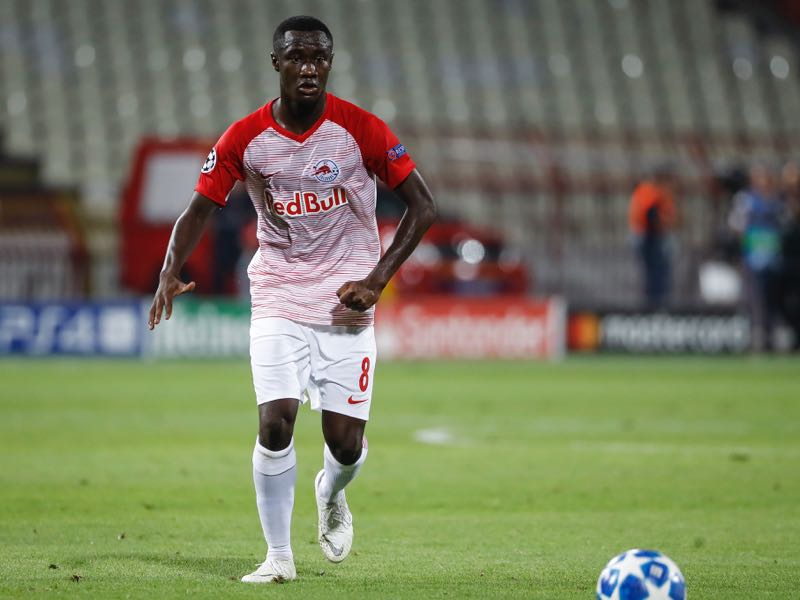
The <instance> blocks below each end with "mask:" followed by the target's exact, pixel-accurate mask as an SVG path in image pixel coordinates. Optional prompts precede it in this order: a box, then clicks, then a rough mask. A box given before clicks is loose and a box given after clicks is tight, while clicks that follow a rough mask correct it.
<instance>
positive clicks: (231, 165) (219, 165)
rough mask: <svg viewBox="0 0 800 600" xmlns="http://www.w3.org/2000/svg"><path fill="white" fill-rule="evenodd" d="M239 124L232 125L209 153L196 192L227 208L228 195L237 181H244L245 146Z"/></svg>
mask: <svg viewBox="0 0 800 600" xmlns="http://www.w3.org/2000/svg"><path fill="white" fill-rule="evenodd" d="M238 129H239V128H238V127H237V124H236V123H234V124H233V125H231V126H230V127H229V128H228V130H227V131H226V132H225V133H223V134H222V137H220V138H219V140H218V141H217V143H216V144H215V145H214V147H213V148H212V149H211V152H209V153H208V158H206V162H205V163H204V164H203V168H202V169H200V177H199V179H198V180H197V185H196V186H195V188H194V189H195V191H196V192H198V193H200V194H203V195H204V196H207V197H208V198H211V199H212V200H213V201H214V202H216V203H217V204H219V205H220V206H225V203H226V202H227V198H228V193H230V191H231V189H232V188H233V186H234V184H235V183H236V182H237V181H242V180H244V166H243V158H242V156H243V154H244V146H245V144H243V143H242V140H241V136H240V135H239V131H238Z"/></svg>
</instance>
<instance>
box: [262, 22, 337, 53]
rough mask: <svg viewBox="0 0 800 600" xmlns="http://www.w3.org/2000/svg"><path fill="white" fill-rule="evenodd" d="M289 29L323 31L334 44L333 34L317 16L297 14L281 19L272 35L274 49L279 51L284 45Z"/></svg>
mask: <svg viewBox="0 0 800 600" xmlns="http://www.w3.org/2000/svg"><path fill="white" fill-rule="evenodd" d="M287 31H321V32H322V33H324V34H325V37H327V38H328V41H329V42H330V43H331V46H333V35H332V34H331V30H330V29H328V26H327V25H325V23H323V22H322V21H320V20H319V19H317V18H316V17H309V16H307V15H297V16H294V17H289V18H288V19H284V20H283V21H281V23H280V25H278V26H277V27H276V28H275V33H274V34H273V35H272V50H273V51H274V52H277V51H278V50H280V49H281V48H282V47H283V36H284V35H286V32H287Z"/></svg>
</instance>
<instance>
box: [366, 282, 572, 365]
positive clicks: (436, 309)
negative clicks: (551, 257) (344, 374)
mask: <svg viewBox="0 0 800 600" xmlns="http://www.w3.org/2000/svg"><path fill="white" fill-rule="evenodd" d="M375 330H376V334H377V339H378V355H379V356H380V357H381V358H400V359H403V358H409V359H428V358H520V359H533V358H548V359H558V358H561V357H562V356H563V355H564V340H565V307H564V303H563V301H562V300H561V299H559V298H548V299H528V298H519V297H509V298H486V299H482V298H474V299H465V298H453V297H441V298H438V297H437V298H429V299H424V300H418V301H397V302H394V303H387V304H385V305H380V306H379V308H378V310H377V315H376V323H375Z"/></svg>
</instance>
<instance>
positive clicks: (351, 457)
mask: <svg viewBox="0 0 800 600" xmlns="http://www.w3.org/2000/svg"><path fill="white" fill-rule="evenodd" d="M328 447H329V448H330V451H331V454H333V458H335V459H336V461H337V462H338V463H339V464H342V465H352V464H354V463H355V462H356V461H357V460H358V459H359V458H360V457H361V436H360V435H359V436H350V439H347V440H342V441H340V442H337V443H335V444H333V445H329V446H328Z"/></svg>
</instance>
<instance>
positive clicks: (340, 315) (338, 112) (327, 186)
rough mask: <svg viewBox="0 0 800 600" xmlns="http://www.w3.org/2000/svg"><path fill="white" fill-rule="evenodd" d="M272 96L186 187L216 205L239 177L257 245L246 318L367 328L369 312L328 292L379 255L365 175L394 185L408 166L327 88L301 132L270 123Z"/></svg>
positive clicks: (398, 150)
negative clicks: (254, 220)
mask: <svg viewBox="0 0 800 600" xmlns="http://www.w3.org/2000/svg"><path fill="white" fill-rule="evenodd" d="M273 102H274V101H273ZM273 102H269V103H268V104H267V105H265V106H263V107H262V108H260V109H259V110H257V111H256V112H254V113H252V114H251V115H248V116H247V117H245V118H244V119H241V120H240V121H237V122H236V123H234V124H233V125H231V126H230V127H229V128H228V130H227V131H226V132H225V133H224V134H223V135H222V137H221V138H220V139H219V141H218V142H217V144H216V145H215V146H214V148H213V149H212V150H211V153H210V154H209V155H208V158H207V159H206V162H205V164H204V165H203V168H202V169H201V174H200V178H199V180H198V182H197V186H196V187H195V190H196V191H197V192H199V193H201V194H203V195H204V196H207V197H208V198H211V199H212V200H213V201H214V202H217V203H218V204H220V205H222V206H224V205H225V202H226V200H227V196H228V193H229V192H230V191H231V188H232V187H233V185H234V184H235V183H236V181H237V180H239V181H244V182H245V187H246V189H247V193H248V194H249V196H250V199H251V200H252V201H253V204H254V206H255V208H256V212H257V213H258V243H259V249H258V252H256V254H255V256H254V257H253V260H252V261H251V262H250V266H249V267H248V270H247V273H248V275H249V277H250V296H251V301H252V308H253V311H252V318H254V319H256V318H260V317H283V318H287V319H291V320H293V321H297V322H300V323H310V324H316V325H356V326H359V325H369V324H371V323H372V321H373V310H372V309H370V310H369V311H366V312H358V311H353V310H350V309H348V308H347V307H345V306H344V305H342V304H340V303H339V299H338V298H337V296H336V291H337V290H338V289H339V288H340V287H341V286H342V284H343V283H345V282H347V281H357V280H360V279H363V278H364V277H366V276H367V275H368V274H369V273H370V271H372V269H373V268H374V267H375V265H376V264H377V262H378V260H379V258H380V241H379V239H378V227H377V223H376V220H375V202H376V197H377V192H376V190H377V188H376V181H375V176H377V177H380V179H381V180H382V181H383V182H384V183H386V184H387V185H388V186H389V187H391V188H395V187H397V186H398V185H399V184H400V183H402V182H403V181H404V180H405V179H406V177H408V175H409V174H410V173H411V171H412V170H413V169H414V162H413V161H412V160H411V157H410V156H409V155H408V154H407V153H406V151H405V148H404V147H403V145H402V144H400V143H399V142H398V140H397V137H396V136H395V135H394V134H393V133H392V131H391V130H390V129H389V128H388V126H387V125H386V124H385V123H384V122H383V121H381V120H380V119H379V118H378V117H376V116H375V115H372V114H370V113H368V112H367V111H365V110H362V109H360V108H358V107H357V106H355V105H353V104H351V103H349V102H345V101H344V100H341V99H339V98H337V97H336V96H334V95H333V94H327V97H326V103H325V111H324V112H323V114H322V116H321V117H320V118H319V120H318V121H317V122H316V123H315V124H314V125H313V126H312V127H311V128H310V129H309V130H308V131H306V132H305V133H304V134H302V135H296V134H294V133H291V132H290V131H287V130H286V129H284V128H283V127H281V126H280V125H279V124H278V123H277V122H276V121H275V119H274V117H273V114H272V104H273Z"/></svg>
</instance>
